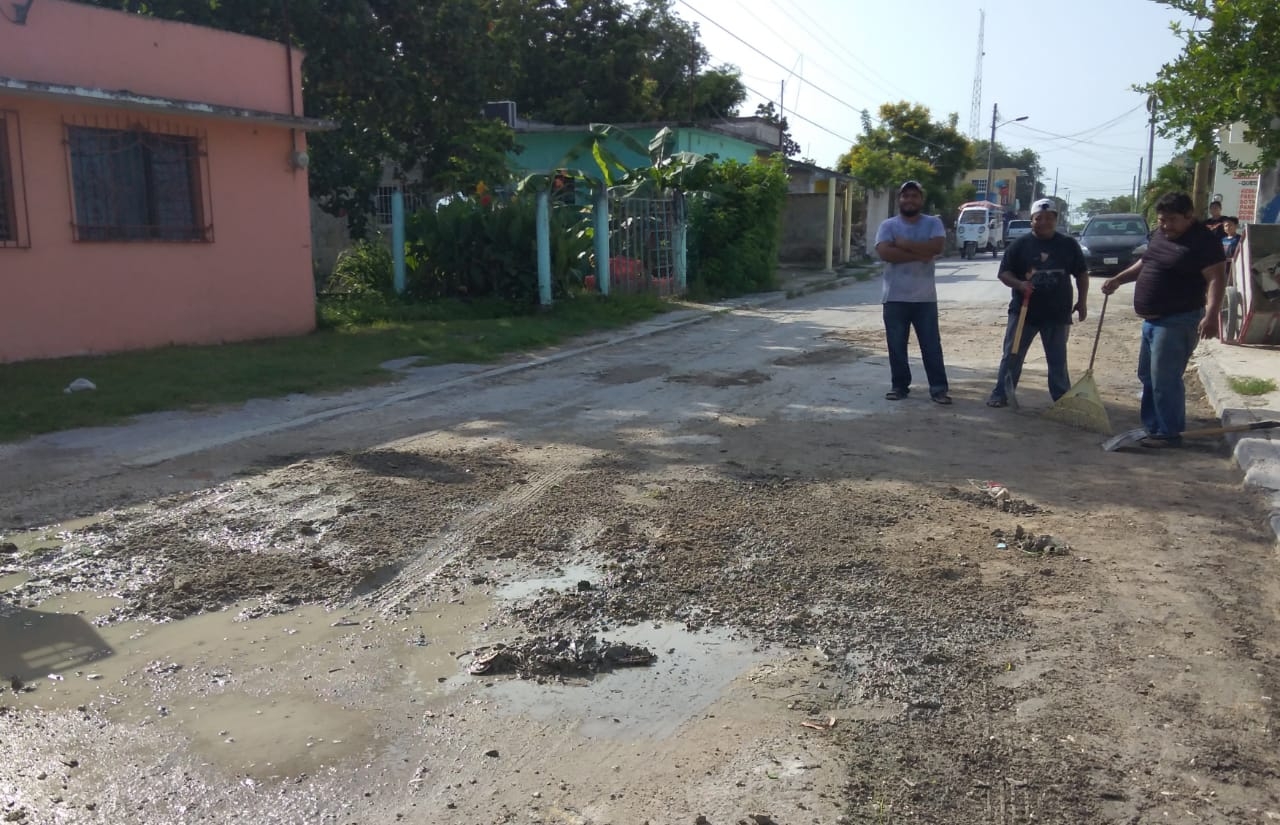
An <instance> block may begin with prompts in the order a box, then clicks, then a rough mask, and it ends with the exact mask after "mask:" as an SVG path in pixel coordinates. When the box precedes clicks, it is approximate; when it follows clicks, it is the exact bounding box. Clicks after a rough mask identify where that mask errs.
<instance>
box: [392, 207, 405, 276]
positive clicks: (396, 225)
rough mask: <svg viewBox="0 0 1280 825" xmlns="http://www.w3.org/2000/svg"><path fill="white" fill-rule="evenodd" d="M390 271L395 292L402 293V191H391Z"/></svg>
mask: <svg viewBox="0 0 1280 825" xmlns="http://www.w3.org/2000/svg"><path fill="white" fill-rule="evenodd" d="M391 262H392V263H391V267H392V268H391V272H392V278H393V280H392V284H393V285H394V286H395V289H396V294H397V295H403V294H404V193H403V192H401V191H400V190H399V189H397V190H395V191H394V192H392V193H391Z"/></svg>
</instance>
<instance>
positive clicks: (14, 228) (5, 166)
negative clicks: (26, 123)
mask: <svg viewBox="0 0 1280 825" xmlns="http://www.w3.org/2000/svg"><path fill="white" fill-rule="evenodd" d="M7 126H8V124H6V123H5V117H4V115H3V114H0V246H6V245H10V244H14V243H17V241H18V215H17V210H16V209H15V208H14V197H13V159H12V158H11V157H10V155H9V130H8V128H7Z"/></svg>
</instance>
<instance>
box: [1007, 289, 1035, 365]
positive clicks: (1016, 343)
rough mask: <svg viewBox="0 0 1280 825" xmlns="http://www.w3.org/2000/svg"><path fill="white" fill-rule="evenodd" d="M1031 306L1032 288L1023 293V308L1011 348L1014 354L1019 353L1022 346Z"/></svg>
mask: <svg viewBox="0 0 1280 825" xmlns="http://www.w3.org/2000/svg"><path fill="white" fill-rule="evenodd" d="M1029 306H1031V290H1027V291H1026V292H1024V293H1022V309H1020V310H1018V326H1017V327H1015V328H1014V330H1013V346H1011V347H1010V348H1009V352H1010V354H1012V355H1017V354H1018V350H1019V349H1021V348H1022V327H1023V326H1024V325H1025V324H1026V323H1027V307H1029Z"/></svg>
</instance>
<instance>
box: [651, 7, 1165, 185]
mask: <svg viewBox="0 0 1280 825" xmlns="http://www.w3.org/2000/svg"><path fill="white" fill-rule="evenodd" d="M674 10H675V12H676V14H677V15H679V16H680V17H682V18H684V19H685V20H688V21H690V22H692V23H696V24H697V25H698V27H699V32H700V37H701V40H702V42H703V44H704V45H705V46H706V47H707V49H708V50H709V51H710V53H711V64H712V65H718V64H721V63H731V64H733V65H735V66H737V67H738V68H739V69H740V70H741V72H742V81H743V83H744V84H745V85H746V86H747V88H748V91H749V96H748V99H747V102H746V103H745V104H744V105H743V106H742V110H741V114H744V115H750V114H753V113H754V112H755V109H756V105H757V104H758V103H762V102H764V101H766V100H773V101H775V102H776V101H777V100H778V98H779V95H780V94H783V95H784V97H783V100H784V102H785V114H786V116H787V117H788V121H789V124H790V127H791V133H792V137H793V138H794V139H795V140H796V142H798V143H799V144H800V154H801V155H802V156H803V157H807V158H812V159H813V160H814V161H815V162H817V163H818V164H819V165H821V166H826V167H829V168H830V167H833V166H834V165H835V162H836V159H837V158H838V157H839V156H840V155H841V154H843V153H844V152H846V151H848V149H849V147H850V145H852V143H853V142H854V141H855V140H856V139H857V136H858V135H859V134H860V133H861V116H860V112H861V111H862V110H863V109H869V110H870V111H871V113H872V115H873V116H874V115H875V114H876V112H877V110H878V108H879V106H880V104H882V103H887V102H893V101H899V100H907V101H910V102H913V103H920V104H923V105H925V106H927V107H929V109H930V111H931V113H932V115H933V118H934V120H945V119H946V118H947V117H948V116H949V115H950V114H951V113H953V112H954V113H956V114H958V115H959V118H960V120H959V126H960V130H961V131H962V132H964V133H965V134H972V133H971V132H970V123H971V113H972V104H973V91H974V75H975V68H976V60H977V56H978V29H979V21H980V10H984V11H985V12H986V18H985V28H984V41H983V43H984V53H985V56H984V57H983V61H982V100H981V109H980V112H979V117H978V127H977V134H976V137H979V138H982V139H986V138H987V137H989V136H990V134H991V120H992V105H993V104H998V106H999V114H1000V117H999V119H998V120H997V123H998V124H1000V123H1004V121H1010V120H1012V119H1014V118H1017V117H1021V116H1023V115H1025V116H1026V117H1027V119H1026V120H1025V121H1022V122H1010V123H1004V125H1000V126H998V127H997V132H996V140H997V141H998V142H1000V143H1002V144H1004V145H1005V146H1006V147H1008V148H1009V149H1011V150H1012V151H1014V152H1017V151H1019V150H1021V149H1024V148H1029V149H1033V150H1034V151H1036V152H1037V153H1038V154H1039V155H1040V159H1041V165H1042V166H1043V167H1044V169H1045V177H1046V181H1045V186H1046V191H1048V192H1049V193H1050V194H1053V193H1054V191H1055V190H1054V187H1055V180H1056V187H1057V194H1058V195H1059V196H1060V197H1063V198H1066V199H1067V200H1068V202H1069V203H1072V204H1075V203H1079V202H1081V201H1082V200H1084V199H1085V198H1102V197H1113V196H1116V195H1127V194H1130V193H1131V191H1132V188H1133V179H1134V176H1135V175H1137V174H1138V164H1139V161H1140V159H1141V161H1142V162H1143V164H1144V169H1143V178H1144V179H1145V177H1146V169H1145V162H1146V156H1147V144H1148V135H1149V123H1148V114H1147V110H1146V98H1145V97H1144V96H1143V95H1140V94H1138V93H1137V92H1135V91H1133V90H1132V88H1131V87H1132V86H1133V85H1135V84H1140V83H1145V82H1148V81H1150V80H1153V79H1154V78H1155V76H1156V73H1157V72H1158V71H1159V69H1160V67H1161V65H1163V64H1164V63H1167V62H1171V61H1173V60H1175V59H1176V58H1177V57H1178V55H1179V54H1180V53H1181V52H1182V42H1181V41H1180V40H1179V39H1178V38H1177V37H1176V36H1175V35H1174V34H1173V32H1172V31H1171V30H1170V28H1169V24H1170V23H1171V22H1173V21H1174V20H1179V19H1181V20H1183V21H1184V22H1185V23H1188V24H1189V23H1190V21H1189V20H1187V19H1186V18H1183V17H1181V15H1180V14H1179V13H1177V12H1175V11H1174V10H1173V9H1170V8H1169V7H1168V6H1165V5H1162V4H1160V3H1156V2H1153V0H1057V1H1056V2H1030V0H1022V2H1011V1H1010V0H888V1H887V2H886V0H877V2H870V1H869V0H675V3H674ZM784 84H785V93H784V92H783V87H784ZM1177 150H1178V147H1177V146H1176V145H1175V144H1174V142H1173V141H1170V140H1165V139H1163V138H1161V137H1160V136H1159V135H1157V136H1156V142H1155V152H1154V157H1155V166H1156V168H1157V169H1158V168H1159V167H1160V166H1162V165H1163V164H1164V163H1167V162H1168V161H1169V160H1170V158H1172V157H1173V156H1174V154H1176V152H1177ZM1055 176H1056V178H1055Z"/></svg>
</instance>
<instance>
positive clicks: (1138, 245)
mask: <svg viewBox="0 0 1280 825" xmlns="http://www.w3.org/2000/svg"><path fill="white" fill-rule="evenodd" d="M1150 236H1151V229H1150V227H1148V226H1147V219H1146V218H1144V217H1142V216H1141V215H1135V214H1115V215H1094V216H1093V217H1091V218H1089V222H1088V223H1086V224H1085V225H1084V231H1083V232H1081V233H1080V237H1079V240H1080V249H1081V251H1082V252H1084V260H1085V265H1086V266H1088V267H1089V274H1090V275H1100V276H1104V277H1108V278H1109V277H1111V276H1112V275H1115V274H1116V273H1118V272H1120V271H1121V270H1123V269H1126V268H1127V267H1128V266H1129V264H1131V263H1133V262H1134V261H1136V260H1137V259H1138V258H1139V257H1141V256H1142V253H1144V252H1146V251H1147V240H1148V239H1149V238H1150Z"/></svg>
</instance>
